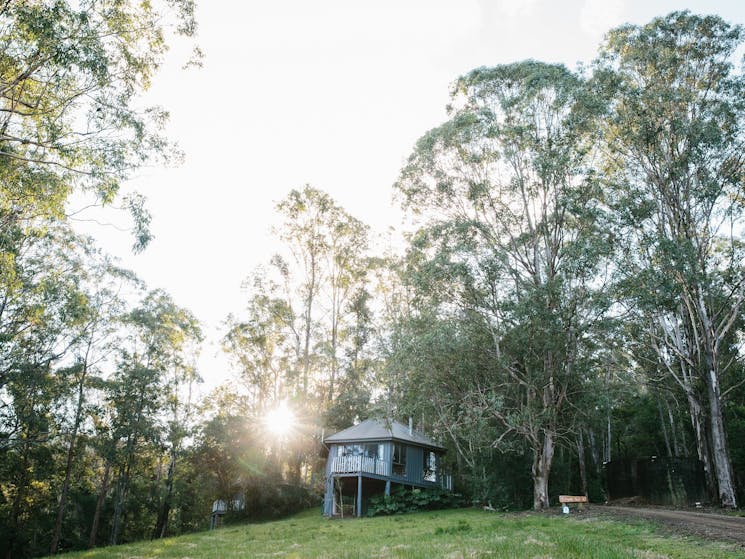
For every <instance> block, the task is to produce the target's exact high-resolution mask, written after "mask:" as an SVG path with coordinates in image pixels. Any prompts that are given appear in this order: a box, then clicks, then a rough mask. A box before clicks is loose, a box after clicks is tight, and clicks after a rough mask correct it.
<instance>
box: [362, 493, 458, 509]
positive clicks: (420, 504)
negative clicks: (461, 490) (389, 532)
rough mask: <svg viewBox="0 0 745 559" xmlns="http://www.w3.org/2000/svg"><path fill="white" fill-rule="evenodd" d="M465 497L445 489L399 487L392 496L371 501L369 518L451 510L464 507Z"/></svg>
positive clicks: (378, 497)
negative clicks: (420, 511)
mask: <svg viewBox="0 0 745 559" xmlns="http://www.w3.org/2000/svg"><path fill="white" fill-rule="evenodd" d="M463 504H464V502H463V497H462V496H461V495H458V494H456V493H450V492H449V491H445V490H444V489H440V488H434V489H406V488H405V487H399V488H397V489H395V490H394V491H393V492H392V493H391V494H390V495H380V496H375V497H372V498H371V499H370V503H369V504H368V507H367V516H380V515H391V514H403V513H405V512H414V511H417V510H437V509H450V508H457V507H461V506H463Z"/></svg>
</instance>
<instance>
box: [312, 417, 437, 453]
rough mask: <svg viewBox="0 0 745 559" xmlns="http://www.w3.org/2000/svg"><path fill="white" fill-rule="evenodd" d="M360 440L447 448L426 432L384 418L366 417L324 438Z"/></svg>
mask: <svg viewBox="0 0 745 559" xmlns="http://www.w3.org/2000/svg"><path fill="white" fill-rule="evenodd" d="M360 441H401V442H405V443H411V444H414V445H417V446H424V447H427V448H434V449H438V450H445V448H444V447H443V446H441V445H439V444H437V443H436V442H434V441H433V440H432V439H430V438H429V437H427V436H426V435H425V434H424V433H422V432H420V431H417V430H416V429H414V430H412V432H411V434H409V427H408V426H407V425H404V424H403V423H399V422H398V421H384V420H382V419H366V420H365V421H363V422H362V423H359V424H357V425H353V426H352V427H349V428H348V429H344V430H343V431H339V432H338V433H334V434H333V435H330V436H328V437H326V438H325V439H324V442H327V443H352V442H360Z"/></svg>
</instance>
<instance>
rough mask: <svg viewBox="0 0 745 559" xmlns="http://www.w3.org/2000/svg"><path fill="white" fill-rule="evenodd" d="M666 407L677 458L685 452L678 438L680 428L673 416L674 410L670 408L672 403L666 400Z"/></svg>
mask: <svg viewBox="0 0 745 559" xmlns="http://www.w3.org/2000/svg"><path fill="white" fill-rule="evenodd" d="M665 407H666V408H667V418H668V421H669V422H670V433H671V434H672V438H673V452H674V456H675V457H680V456H683V455H684V453H683V450H682V448H681V442H680V440H679V436H678V426H677V424H676V421H675V416H674V415H673V410H672V408H671V407H670V402H668V401H667V399H666V400H665Z"/></svg>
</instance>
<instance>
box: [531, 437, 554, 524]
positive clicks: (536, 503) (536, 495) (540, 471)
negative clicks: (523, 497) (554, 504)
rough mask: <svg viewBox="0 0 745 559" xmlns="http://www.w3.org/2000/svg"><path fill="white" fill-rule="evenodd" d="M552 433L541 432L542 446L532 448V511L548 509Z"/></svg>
mask: <svg viewBox="0 0 745 559" xmlns="http://www.w3.org/2000/svg"><path fill="white" fill-rule="evenodd" d="M554 448H555V447H554V438H553V433H550V432H547V431H544V432H543V444H542V445H541V446H540V447H538V448H533V468H532V471H533V509H534V510H543V509H547V508H548V507H549V504H550V503H549V500H548V477H549V475H550V474H551V462H552V461H553V458H554Z"/></svg>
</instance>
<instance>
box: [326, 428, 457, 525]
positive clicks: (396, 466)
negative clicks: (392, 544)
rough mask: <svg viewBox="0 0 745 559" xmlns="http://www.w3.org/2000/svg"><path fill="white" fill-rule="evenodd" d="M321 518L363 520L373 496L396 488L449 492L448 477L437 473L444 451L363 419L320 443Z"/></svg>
mask: <svg viewBox="0 0 745 559" xmlns="http://www.w3.org/2000/svg"><path fill="white" fill-rule="evenodd" d="M324 443H325V444H326V445H327V446H328V448H329V456H328V461H327V463H326V492H325V497H324V502H323V514H324V515H325V516H341V517H345V516H362V515H363V514H365V513H366V512H367V503H368V500H369V498H370V497H372V496H374V495H383V494H385V495H389V494H390V492H391V489H392V488H394V487H396V486H398V485H403V486H408V487H421V488H428V487H442V488H444V489H447V490H448V491H451V490H452V489H453V481H452V478H451V476H449V475H446V474H444V473H443V472H442V464H441V460H442V455H443V454H444V453H445V449H444V448H443V447H442V446H440V445H438V444H437V443H435V442H434V441H432V440H431V439H430V438H428V437H427V436H425V435H424V434H423V433H420V432H419V431H416V430H414V429H413V424H412V421H411V420H409V426H408V427H407V426H406V425H404V424H402V423H398V422H396V421H385V420H379V419H368V420H366V421H363V422H362V423H360V424H358V425H355V426H353V427H350V428H349V429H345V430H343V431H340V432H338V433H335V434H333V435H331V436H329V437H326V438H325V439H324Z"/></svg>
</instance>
